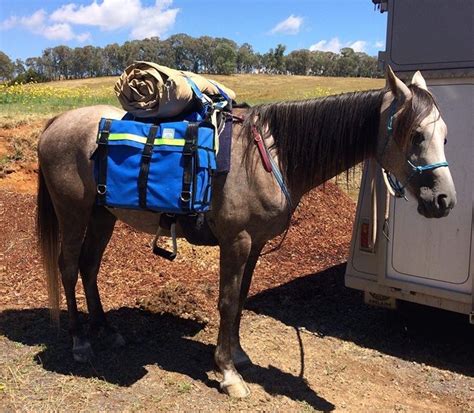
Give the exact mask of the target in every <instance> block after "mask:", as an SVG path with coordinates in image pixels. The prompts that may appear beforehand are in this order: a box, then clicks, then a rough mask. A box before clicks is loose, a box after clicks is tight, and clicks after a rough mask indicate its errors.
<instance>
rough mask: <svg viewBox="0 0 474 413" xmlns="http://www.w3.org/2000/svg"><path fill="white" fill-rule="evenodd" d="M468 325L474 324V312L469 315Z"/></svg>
mask: <svg viewBox="0 0 474 413" xmlns="http://www.w3.org/2000/svg"><path fill="white" fill-rule="evenodd" d="M469 323H471V324H474V311H472V312H471V313H470V314H469Z"/></svg>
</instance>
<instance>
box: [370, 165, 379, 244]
mask: <svg viewBox="0 0 474 413" xmlns="http://www.w3.org/2000/svg"><path fill="white" fill-rule="evenodd" d="M370 170H371V171H370V174H371V178H372V179H371V181H370V195H371V204H370V206H371V212H372V213H371V225H370V226H371V229H372V231H371V237H370V248H372V249H374V248H375V242H376V241H377V215H378V214H377V184H376V179H375V178H376V165H375V162H374V161H372V162H370Z"/></svg>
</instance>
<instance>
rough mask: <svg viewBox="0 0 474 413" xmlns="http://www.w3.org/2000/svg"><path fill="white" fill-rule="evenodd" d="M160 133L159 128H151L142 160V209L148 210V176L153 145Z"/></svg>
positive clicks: (140, 179) (140, 203) (140, 190)
mask: <svg viewBox="0 0 474 413" xmlns="http://www.w3.org/2000/svg"><path fill="white" fill-rule="evenodd" d="M157 132H158V126H157V125H153V126H151V127H150V131H149V133H148V137H147V140H146V143H145V146H144V147H143V152H142V158H141V160H140V173H139V174H138V203H139V205H140V208H143V209H146V208H147V203H146V190H147V186H148V174H149V172H150V163H151V157H152V154H153V144H154V143H155V137H156V134H157Z"/></svg>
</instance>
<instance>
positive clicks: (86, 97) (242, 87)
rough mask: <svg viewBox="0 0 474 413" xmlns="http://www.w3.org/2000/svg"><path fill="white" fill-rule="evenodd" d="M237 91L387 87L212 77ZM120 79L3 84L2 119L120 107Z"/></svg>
mask: <svg viewBox="0 0 474 413" xmlns="http://www.w3.org/2000/svg"><path fill="white" fill-rule="evenodd" d="M212 78H214V79H215V80H218V81H219V82H221V83H223V84H225V85H226V86H228V87H230V88H231V89H234V90H235V92H236V93H237V100H238V101H239V102H247V103H249V104H252V105H253V104H258V103H266V102H273V101H279V100H297V99H308V98H313V97H319V96H327V95H331V94H337V93H343V92H348V91H354V90H365V89H374V88H380V87H383V84H384V80H382V79H365V78H333V77H330V78H329V77H315V76H273V75H232V76H212ZM116 80H117V78H116V77H104V78H94V79H79V80H65V81H57V82H48V83H39V84H27V85H13V86H10V87H7V86H3V85H0V120H5V119H8V118H13V117H14V118H18V117H21V118H25V117H31V116H33V117H38V116H49V115H54V114H57V113H59V112H62V111H65V110H68V109H72V108H76V107H81V106H89V105H96V104H110V105H115V106H118V105H119V103H118V100H117V99H116V97H115V94H114V91H113V86H114V83H115V81H116Z"/></svg>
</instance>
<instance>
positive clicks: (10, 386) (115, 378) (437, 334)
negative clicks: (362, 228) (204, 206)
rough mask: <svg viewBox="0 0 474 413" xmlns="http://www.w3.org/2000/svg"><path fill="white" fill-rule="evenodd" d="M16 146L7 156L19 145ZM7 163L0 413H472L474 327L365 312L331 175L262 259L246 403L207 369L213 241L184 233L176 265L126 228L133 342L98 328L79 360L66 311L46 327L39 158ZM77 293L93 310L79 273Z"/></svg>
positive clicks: (413, 312)
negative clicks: (110, 338)
mask: <svg viewBox="0 0 474 413" xmlns="http://www.w3.org/2000/svg"><path fill="white" fill-rule="evenodd" d="M0 132H2V133H4V134H3V135H2V133H0V136H6V135H7V134H8V133H11V132H10V131H7V132H5V131H0ZM6 141H7V140H4V141H3V144H2V140H1V139H0V153H11V149H12V148H10V147H9V146H8V145H6V144H5V142H6ZM2 151H3V152H2ZM8 168H11V169H7V170H4V173H3V178H1V179H0V228H1V231H0V297H1V301H0V310H2V312H1V314H0V411H38V412H39V411H41V412H46V411H74V412H76V411H87V412H90V411H110V412H117V411H205V412H207V411H208V412H214V411H265V412H271V411H281V412H287V411H301V412H307V411H332V410H336V411H351V412H352V411H363V412H366V411H370V412H380V411H384V412H385V411H397V412H400V411H402V412H403V411H407V412H413V411H443V412H444V411H474V351H473V350H474V346H473V342H474V341H473V339H474V329H473V328H472V326H470V325H469V324H468V323H467V320H466V319H465V317H461V316H458V315H456V314H452V313H447V312H443V311H438V310H434V309H429V308H424V307H420V306H415V305H408V304H405V305H402V306H401V308H400V309H399V310H398V311H390V310H385V309H376V308H371V307H367V306H366V305H364V304H363V300H362V295H361V294H360V293H359V292H357V291H354V290H349V289H347V288H345V287H344V270H345V261H346V259H347V253H348V248H349V242H350V235H351V230H352V222H353V215H354V212H355V204H354V202H353V201H351V200H350V199H349V198H348V197H347V196H346V195H345V194H344V193H343V192H342V191H340V190H339V189H338V188H337V187H336V186H335V185H333V184H328V185H327V186H326V187H325V189H317V190H315V191H313V192H311V193H310V194H309V196H308V197H307V198H306V199H305V200H304V201H303V202H302V204H301V205H300V207H299V209H298V211H297V213H296V214H295V216H294V218H293V222H292V228H291V230H290V232H289V234H288V237H287V239H286V241H285V242H284V244H283V246H282V248H281V249H280V250H279V251H278V252H275V253H272V254H269V255H265V256H263V257H262V258H261V259H260V261H259V264H258V266H257V270H256V274H255V278H254V283H253V286H252V289H251V297H250V299H249V301H248V304H247V307H246V310H245V313H244V318H243V327H242V343H243V346H244V348H245V349H246V350H247V351H248V353H249V355H250V357H251V359H252V362H253V364H252V365H251V366H250V367H248V368H246V369H245V370H242V372H241V373H242V376H243V377H244V379H245V380H246V381H247V382H248V383H249V386H250V389H251V391H252V394H251V396H250V397H249V398H247V399H245V400H233V399H230V398H228V397H227V396H225V395H223V394H221V393H220V392H219V389H218V388H219V386H218V383H219V379H220V377H219V375H218V374H217V373H216V372H214V370H213V368H214V365H213V351H214V345H215V342H216V336H217V322H218V314H217V310H216V304H217V294H218V291H217V286H218V266H217V265H218V262H217V260H218V250H216V249H215V248H203V247H193V246H190V245H188V244H186V243H184V242H181V243H180V253H181V254H180V257H179V258H178V259H177V260H176V262H175V263H172V264H170V263H168V262H165V261H163V260H162V259H159V258H156V257H154V256H153V254H152V253H151V249H150V242H151V239H150V237H148V236H145V235H143V234H140V233H137V232H135V231H134V230H132V229H130V228H129V227H126V226H125V225H122V224H118V225H117V227H116V231H115V233H114V235H113V237H112V241H111V243H110V244H109V247H108V249H107V252H106V255H105V257H104V260H103V265H102V268H101V273H100V275H99V278H100V283H99V287H100V291H101V294H102V297H103V303H104V307H105V309H106V311H107V313H108V317H109V318H110V320H111V321H112V322H113V324H114V325H116V326H117V327H118V328H119V330H120V331H121V332H122V334H123V335H124V337H125V339H126V341H127V345H126V346H125V347H124V348H123V349H121V350H117V351H112V350H110V349H109V348H108V346H107V343H106V342H104V341H101V340H100V337H99V338H96V339H95V341H94V344H93V346H94V352H95V355H96V357H95V359H94V360H93V361H92V362H91V363H90V364H87V365H78V364H76V363H74V362H73V360H72V356H71V353H70V348H71V343H70V339H69V337H68V334H67V327H66V326H67V324H66V313H65V312H64V311H63V312H62V316H61V317H62V323H61V329H60V331H59V332H57V331H56V330H55V329H54V328H53V327H51V326H50V324H49V316H48V310H47V308H46V307H47V297H46V289H45V286H44V281H43V275H42V270H41V262H40V259H39V256H38V254H37V251H36V245H35V236H34V210H35V196H34V190H35V185H36V181H35V179H36V165H35V163H34V162H29V161H25V162H17V163H15V164H14V165H13V166H9V167H8ZM277 243H278V240H276V241H274V242H273V245H277ZM269 247H271V246H269ZM78 297H79V304H80V309H81V310H82V311H83V317H84V319H85V320H86V319H87V316H86V314H85V298H84V295H83V293H82V287H81V285H80V282H79V285H78ZM62 308H63V309H64V308H65V305H64V303H63V304H62Z"/></svg>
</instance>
